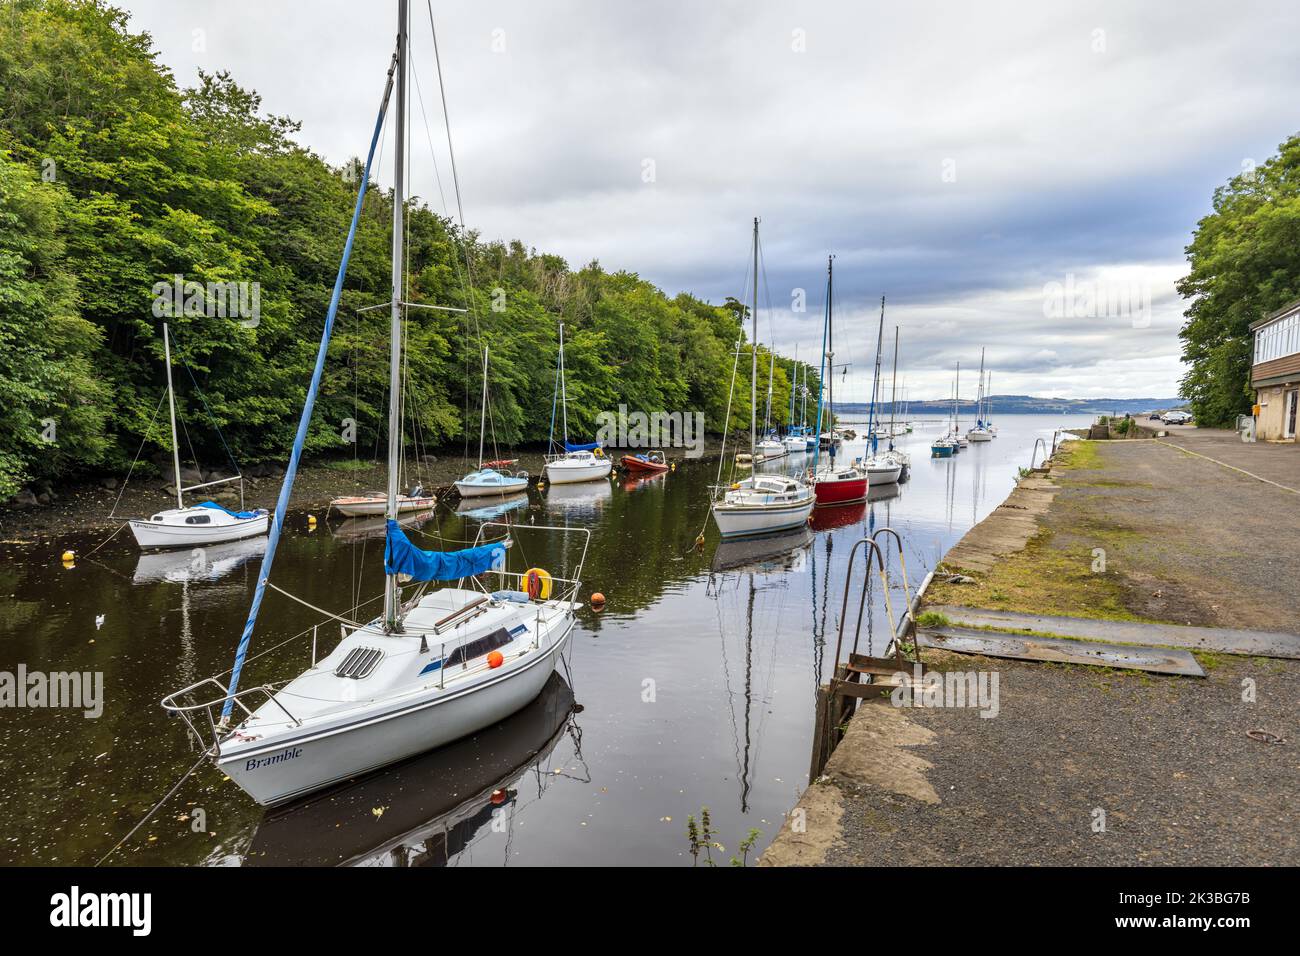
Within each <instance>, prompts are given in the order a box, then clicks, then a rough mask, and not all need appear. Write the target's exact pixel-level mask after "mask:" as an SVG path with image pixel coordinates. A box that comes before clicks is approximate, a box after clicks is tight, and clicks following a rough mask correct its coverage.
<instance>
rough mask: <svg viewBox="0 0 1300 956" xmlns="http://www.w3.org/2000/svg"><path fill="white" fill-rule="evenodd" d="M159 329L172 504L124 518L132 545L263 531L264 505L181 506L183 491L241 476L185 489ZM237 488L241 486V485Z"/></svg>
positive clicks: (185, 543)
mask: <svg viewBox="0 0 1300 956" xmlns="http://www.w3.org/2000/svg"><path fill="white" fill-rule="evenodd" d="M162 332H163V355H164V361H165V363H166V366H167V407H168V410H169V411H170V413H171V424H172V468H173V485H172V487H173V488H175V489H176V507H175V508H168V509H167V510H165V511H159V512H157V513H156V514H154V515H152V516H151V517H150V518H149V519H148V520H137V519H132V520H131V521H128V522H127V524H129V525H130V526H131V534H133V535H134V536H135V542H136V544H138V545H139V546H140V547H142V548H192V547H195V546H202V545H205V544H218V543H220V542H222V541H238V540H239V539H241V538H251V537H254V536H256V535H259V534H266V529H267V526H268V524H269V522H270V516H269V513H268V512H267V511H266V510H265V509H264V508H257V509H254V510H252V511H242V510H241V511H231V510H230V509H228V508H224V507H222V506H221V505H219V504H217V503H216V502H215V501H204V502H202V503H200V504H198V505H194V506H191V507H186V506H185V498H184V495H185V492H187V491H198V490H199V489H200V488H210V487H212V486H213V485H223V484H226V483H228V482H232V481H240V482H242V480H243V476H241V475H233V476H231V477H229V478H219V479H217V480H216V481H205V482H200V483H199V484H197V485H191V486H190V487H188V488H186V487H183V486H182V484H181V453H180V444H179V442H178V441H177V439H176V392H175V390H174V389H173V387H172V347H171V338H170V336H169V335H168V332H167V323H165V322H164V323H163V329H162ZM240 487H241V488H242V487H243V486H242V484H241V485H240ZM241 497H242V491H241Z"/></svg>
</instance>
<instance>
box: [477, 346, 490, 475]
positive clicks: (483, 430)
mask: <svg viewBox="0 0 1300 956" xmlns="http://www.w3.org/2000/svg"><path fill="white" fill-rule="evenodd" d="M487 368H488V347H487V346H486V345H485V346H483V410H482V411H481V412H480V413H479V420H478V467H479V470H480V471H481V470H482V469H483V438H484V436H485V435H486V434H487Z"/></svg>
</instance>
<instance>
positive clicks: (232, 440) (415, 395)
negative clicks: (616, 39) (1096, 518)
mask: <svg viewBox="0 0 1300 956" xmlns="http://www.w3.org/2000/svg"><path fill="white" fill-rule="evenodd" d="M0 24H2V28H0V426H2V429H0V499H3V498H5V497H7V496H9V495H11V494H13V493H14V492H15V491H16V490H18V489H19V488H20V487H21V486H22V485H23V484H24V483H25V482H28V481H31V480H33V479H35V478H40V477H62V478H68V477H75V476H76V475H77V474H79V473H85V472H89V471H93V470H98V471H122V470H125V468H126V466H127V465H128V464H129V463H130V461H131V460H132V459H133V458H134V456H135V455H136V452H137V450H138V449H139V448H141V447H144V448H145V449H146V453H147V452H148V451H149V450H153V451H157V450H158V449H160V448H168V447H169V441H170V439H169V437H168V435H167V434H166V432H167V429H166V428H164V427H161V425H162V423H161V422H155V421H154V416H155V413H156V412H157V409H158V407H159V402H160V399H161V396H162V393H163V389H164V388H165V381H166V378H165V369H164V368H163V346H162V338H161V329H160V326H161V320H160V319H159V318H157V317H155V314H154V311H153V306H154V295H155V293H154V286H155V284H156V283H159V282H162V283H168V282H171V281H173V277H175V276H177V275H179V276H183V277H184V279H185V280H187V281H195V282H199V283H239V282H247V283H253V282H255V283H257V284H258V288H259V290H260V291H259V303H260V314H259V316H258V320H257V322H256V323H251V322H244V321H239V320H238V318H237V317H236V318H229V317H208V316H206V315H199V316H188V315H179V316H171V317H169V318H168V319H167V321H168V323H169V328H170V332H171V333H172V336H173V338H174V341H175V347H174V356H173V364H174V366H175V368H174V374H175V377H176V381H177V403H178V406H177V411H178V415H179V416H180V417H181V418H182V420H184V421H186V422H189V423H192V427H187V428H186V430H185V433H184V434H183V435H182V439H181V440H182V443H183V445H185V443H188V446H189V447H187V448H186V449H185V450H186V451H189V450H190V449H191V448H192V450H193V453H194V455H195V456H196V457H198V458H199V459H201V460H203V461H204V462H206V463H210V464H215V463H218V462H220V461H222V460H224V458H225V453H224V449H222V448H221V445H220V441H219V439H218V437H217V434H216V430H215V429H214V428H212V427H211V426H212V425H215V426H217V427H218V428H220V429H221V431H222V433H223V434H224V438H225V441H226V442H227V443H228V444H229V446H230V449H231V450H232V451H233V453H234V454H235V455H236V457H238V458H239V459H240V460H241V461H242V462H245V463H247V462H253V461H264V460H280V459H283V458H284V457H285V455H286V454H287V451H288V449H289V447H290V446H291V444H292V441H293V435H294V431H295V428H296V425H297V418H298V415H299V414H300V411H301V408H302V402H303V399H304V396H305V391H306V387H307V384H308V381H309V378H310V373H311V367H312V363H313V361H314V358H315V351H316V348H317V345H318V343H319V337H320V330H321V328H322V325H323V322H324V317H325V312H326V308H327V305H328V302H329V297H330V292H331V289H332V287H333V283H334V276H335V273H336V270H337V268H338V262H339V258H340V255H341V253H342V247H343V242H344V239H345V236H346V233H347V228H348V223H349V221H350V218H351V214H352V207H353V204H354V202H355V196H356V190H357V185H358V184H357V177H358V175H359V164H358V163H356V162H355V161H353V162H350V163H347V164H345V166H344V167H343V168H333V167H331V166H330V165H329V164H327V163H326V162H325V161H324V160H323V159H322V158H321V157H319V156H318V155H316V154H315V153H313V152H312V151H311V150H309V149H307V148H305V147H304V146H302V145H300V144H298V143H297V142H296V141H295V138H294V137H295V135H296V133H297V132H298V124H296V123H295V122H294V121H293V120H291V119H289V118H287V117H277V116H268V115H266V114H264V113H263V111H262V105H261V98H260V97H259V96H258V94H257V93H256V92H254V91H252V90H248V89H244V88H242V87H240V86H239V85H238V83H237V82H236V80H235V78H233V77H232V76H230V75H229V74H228V73H225V72H218V73H211V74H210V73H205V72H200V73H199V75H198V76H197V78H196V82H195V85H194V86H193V87H191V88H188V89H182V88H180V87H179V86H178V85H177V83H176V82H175V80H174V78H173V77H172V76H171V74H170V73H169V72H168V71H167V70H166V69H165V68H164V67H162V66H161V65H160V64H159V63H158V62H157V60H156V53H155V51H154V49H153V43H152V40H151V38H150V37H149V35H148V34H147V33H136V32H133V31H132V30H131V28H130V25H129V22H128V17H127V15H126V14H125V13H124V12H122V11H120V10H117V9H115V8H113V7H111V6H108V5H107V4H106V3H104V2H102V0H84V2H75V0H5V2H0ZM361 145H363V144H358V146H359V147H360V146H361ZM407 222H408V228H409V239H408V248H409V262H410V265H409V284H410V293H409V297H410V299H411V300H412V301H414V302H420V303H429V304H438V305H443V306H454V307H459V308H465V309H468V310H470V313H471V314H472V318H471V319H469V320H467V319H466V317H465V316H463V315H460V314H456V313H448V312H440V311H433V310H424V309H419V310H410V312H409V314H408V316H407V323H406V331H405V337H406V343H405V345H406V362H407V368H406V370H405V375H406V379H405V380H406V382H407V383H408V389H407V401H406V405H407V408H408V415H407V420H406V422H405V427H407V428H409V429H411V433H412V434H413V435H418V436H419V439H420V440H421V441H422V442H423V443H425V444H427V445H430V446H436V445H440V444H447V443H453V442H459V441H462V440H469V439H470V438H471V436H472V437H473V438H474V439H475V440H476V439H477V429H478V401H479V399H478V394H479V385H480V382H479V368H480V364H479V363H480V361H481V358H480V356H481V351H480V348H481V345H484V344H486V345H487V346H489V347H490V349H491V355H492V376H491V388H492V409H493V421H494V425H495V434H496V437H497V439H498V440H499V441H500V442H502V443H503V444H506V445H513V444H518V443H524V442H532V441H540V440H544V439H545V437H546V434H547V428H548V425H549V421H550V407H551V394H552V383H553V381H554V368H555V358H556V352H557V345H558V343H557V327H558V324H559V323H560V322H561V321H562V322H564V323H565V326H566V331H565V352H566V365H567V368H568V370H569V375H568V383H569V400H570V408H569V422H570V431H571V433H573V434H574V435H575V437H576V436H581V435H582V434H584V433H590V432H591V431H593V430H594V428H595V427H596V416H597V415H598V413H600V412H601V411H613V410H616V409H617V407H618V405H619V404H620V403H624V404H626V405H628V407H629V408H630V409H639V410H644V411H653V410H668V411H677V410H680V411H696V410H698V411H701V412H703V413H704V415H705V421H706V427H707V428H708V430H710V431H713V432H717V431H720V430H721V428H722V425H723V422H722V419H723V416H724V414H725V410H726V406H727V395H728V389H729V387H730V384H731V371H732V365H733V350H734V347H735V343H737V342H738V341H742V340H743V339H744V328H743V320H744V310H743V307H740V308H736V307H735V306H734V303H733V304H730V307H729V305H723V306H714V305H711V304H709V303H707V302H704V301H701V300H699V299H698V298H695V297H693V296H691V295H689V294H685V293H682V294H679V295H677V296H674V297H669V296H667V295H665V294H664V293H663V292H662V291H661V290H659V289H657V288H655V287H654V286H653V285H652V284H651V283H649V282H647V281H645V280H643V279H641V278H640V277H638V276H637V275H635V274H633V273H629V272H614V273H610V272H606V271H605V270H603V269H602V268H601V267H600V265H599V264H598V263H596V262H592V263H590V264H588V265H586V266H584V267H582V268H580V269H577V270H574V269H571V268H570V267H569V265H568V264H567V263H566V262H565V261H564V260H563V259H561V258H560V257H558V256H554V255H548V254H545V253H539V252H537V251H536V250H534V249H531V248H527V247H526V246H525V245H524V244H523V243H522V242H520V241H517V240H516V241H511V242H500V241H485V240H483V239H481V237H480V236H478V235H477V234H476V233H474V232H473V231H470V232H468V233H464V234H463V233H462V232H461V230H460V229H459V228H458V227H457V226H456V225H455V224H454V223H453V222H452V221H450V220H449V219H447V218H446V217H443V216H440V215H438V214H436V213H435V212H434V211H432V210H431V209H429V208H428V207H427V206H425V205H423V204H421V203H418V202H417V203H413V204H411V205H410V207H409V209H408V213H407ZM391 223H392V195H391V193H386V192H384V191H382V190H380V189H378V188H372V189H370V190H369V191H368V193H367V199H366V205H365V207H364V209H363V214H362V219H361V223H360V226H359V230H358V235H357V239H356V243H355V246H354V251H353V256H352V261H351V265H350V268H349V271H348V275H347V280H346V286H345V289H344V294H343V299H342V304H341V307H340V311H339V318H338V322H337V325H336V332H335V335H334V338H333V340H332V344H331V348H330V356H329V359H330V361H329V364H328V367H327V374H326V377H325V379H324V381H323V384H322V391H321V396H320V399H319V401H318V403H317V406H316V414H315V418H314V421H313V423H312V429H311V433H310V436H309V443H308V452H309V453H328V452H330V451H332V450H333V451H343V450H345V449H348V448H350V447H351V446H350V445H348V444H347V442H346V441H345V438H344V436H343V432H344V429H343V428H342V427H341V423H342V421H343V420H344V419H348V418H350V419H353V420H354V421H355V422H356V423H357V429H356V434H357V436H358V442H359V444H360V448H361V449H365V450H366V451H367V452H368V451H369V449H371V448H372V447H374V446H375V445H377V444H378V442H379V441H380V440H382V437H381V436H382V432H383V430H384V428H385V427H386V414H385V411H384V409H385V407H386V402H387V397H386V389H387V379H388V369H387V363H388V327H387V323H388V316H387V313H386V311H385V310H383V309H375V310H371V311H361V310H362V309H364V308H365V307H367V306H371V305H376V304H379V303H382V302H384V301H386V300H387V298H388V284H389V281H390V280H389V255H390V251H389V250H390V236H391ZM471 277H472V283H471V282H470V281H469V280H470V278H471ZM471 329H473V330H476V332H475V334H470V330H471ZM767 364H768V359H767V354H766V353H762V354H761V355H760V361H759V366H760V370H761V372H760V374H761V377H760V382H759V390H760V394H761V395H762V398H761V399H760V401H765V399H766V390H767ZM185 369H187V370H188V371H185ZM746 371H747V370H745V369H742V371H741V378H742V379H743V381H744V382H745V383H747V382H748V376H747V374H746ZM801 374H802V373H801ZM793 376H794V363H793V362H791V361H789V360H787V359H784V358H778V360H777V368H776V373H775V376H774V381H773V392H774V397H773V417H774V418H775V419H776V421H777V422H784V421H785V418H786V417H787V413H788V406H789V394H790V393H789V390H790V388H791V381H792V378H793ZM809 381H810V385H811V387H813V388H814V389H815V388H816V369H815V368H814V369H812V371H811V374H810V375H809ZM200 390H201V391H200ZM748 393H749V389H748V388H742V387H740V385H739V383H738V386H737V388H736V395H735V398H734V401H733V403H732V418H733V424H735V425H737V426H739V425H741V423H747V422H748V419H749V394H748ZM761 410H762V409H761V408H760V413H761ZM51 421H53V423H54V428H53V429H52V430H51V429H50V428H49V427H48V423H49V422H51ZM151 422H153V425H152V427H151Z"/></svg>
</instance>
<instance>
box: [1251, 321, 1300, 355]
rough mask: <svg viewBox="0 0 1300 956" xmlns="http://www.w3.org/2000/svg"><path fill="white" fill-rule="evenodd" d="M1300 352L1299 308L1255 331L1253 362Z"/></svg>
mask: <svg viewBox="0 0 1300 956" xmlns="http://www.w3.org/2000/svg"><path fill="white" fill-rule="evenodd" d="M1297 352H1300V310H1298V311H1296V312H1292V313H1291V314H1290V315H1287V316H1284V317H1282V318H1280V319H1278V320H1277V321H1276V322H1271V323H1269V324H1268V325H1266V326H1264V327H1263V328H1261V329H1257V330H1256V332H1255V364H1256V365H1259V364H1261V363H1263V362H1272V361H1273V360H1275V359H1280V358H1283V357H1285V356H1287V355H1295V354H1296V353H1297Z"/></svg>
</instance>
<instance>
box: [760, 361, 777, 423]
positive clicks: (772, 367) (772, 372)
mask: <svg viewBox="0 0 1300 956" xmlns="http://www.w3.org/2000/svg"><path fill="white" fill-rule="evenodd" d="M768 357H769V359H770V361H769V362H768V363H767V409H766V410H765V411H764V412H763V432H764V433H765V434H767V433H769V431H768V430H769V429H770V428H771V427H772V380H773V379H775V378H776V343H775V342H773V343H772V351H770V352H769V353H768Z"/></svg>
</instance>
